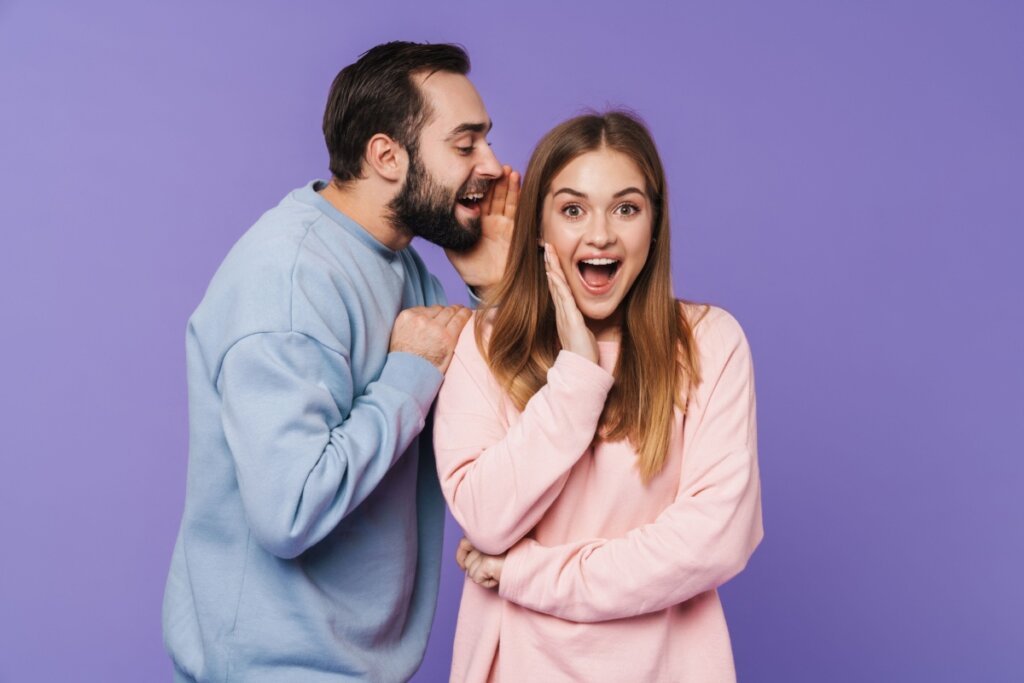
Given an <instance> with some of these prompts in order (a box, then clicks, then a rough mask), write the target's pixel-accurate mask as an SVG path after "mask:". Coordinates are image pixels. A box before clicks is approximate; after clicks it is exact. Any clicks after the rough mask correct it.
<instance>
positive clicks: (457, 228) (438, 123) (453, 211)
mask: <svg viewBox="0 0 1024 683" xmlns="http://www.w3.org/2000/svg"><path fill="white" fill-rule="evenodd" d="M416 80H417V83H418V85H419V87H420V90H421V91H422V93H423V96H424V98H425V99H426V101H427V103H428V105H429V106H430V108H431V110H432V113H433V116H432V117H431V119H430V120H429V121H428V122H427V123H426V125H424V126H423V129H422V130H421V131H420V138H419V146H418V149H417V150H411V152H412V153H411V154H410V155H409V170H408V172H407V174H406V177H405V183H404V185H403V186H402V189H401V190H399V192H398V194H397V195H396V196H395V198H394V199H393V200H391V202H390V204H389V205H388V208H389V209H390V210H391V220H392V223H394V224H396V226H400V227H403V228H407V229H409V230H411V231H412V233H413V234H414V235H418V236H419V237H422V238H424V239H426V240H428V241H430V242H433V243H434V244H437V245H439V246H442V247H444V248H446V249H453V250H455V251H465V250H467V249H469V248H470V247H472V246H473V245H474V244H476V242H477V240H479V239H480V214H481V205H480V200H481V199H482V198H483V196H484V194H485V193H486V192H487V189H488V188H489V187H490V185H491V183H492V182H494V180H495V179H497V178H499V177H501V174H502V169H501V164H499V163H498V160H497V159H496V158H495V156H494V153H493V152H492V151H491V148H490V145H488V144H487V133H488V131H490V128H491V120H490V117H488V116H487V110H486V109H485V108H484V103H483V101H482V100H481V99H480V95H479V93H477V91H476V88H474V87H473V84H472V83H470V82H469V79H468V78H466V77H465V76H461V75H459V74H453V73H447V72H437V73H434V74H431V75H430V76H425V77H424V76H420V77H418V78H417V79H416Z"/></svg>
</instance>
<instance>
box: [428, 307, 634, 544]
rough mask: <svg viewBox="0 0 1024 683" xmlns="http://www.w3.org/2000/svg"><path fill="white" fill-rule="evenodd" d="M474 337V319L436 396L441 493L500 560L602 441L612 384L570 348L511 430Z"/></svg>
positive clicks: (469, 533) (474, 537)
mask: <svg viewBox="0 0 1024 683" xmlns="http://www.w3.org/2000/svg"><path fill="white" fill-rule="evenodd" d="M473 335H474V330H473V323H472V322H470V323H468V324H467V325H466V328H465V329H464V330H463V333H462V338H461V339H460V342H459V348H458V349H457V350H456V352H455V356H454V358H453V359H452V363H451V365H450V366H449V369H448V372H447V374H446V375H445V380H444V385H443V386H442V387H441V392H440V393H439V394H438V399H437V406H436V408H435V412H434V452H435V457H436V459H437V469H438V475H439V477H440V480H441V490H442V491H443V493H444V496H445V499H446V500H447V501H448V505H449V507H450V508H451V511H452V515H453V516H454V517H455V519H456V521H458V523H459V525H461V526H462V529H463V531H464V532H465V534H466V538H468V539H469V540H470V542H471V543H472V544H473V546H474V547H476V548H478V549H480V550H481V551H483V552H485V553H491V554H497V553H503V552H505V551H506V550H508V549H509V548H510V547H511V546H512V545H513V544H514V543H516V542H517V541H518V540H520V539H521V538H522V537H523V536H524V535H525V534H526V533H527V532H528V531H529V530H530V529H532V528H533V527H534V526H535V525H536V524H537V522H538V521H539V520H540V518H541V517H542V516H543V515H544V513H545V512H546V511H547V509H548V507H550V506H551V504H552V503H553V502H554V500H555V498H556V497H557V496H558V494H559V492H560V491H561V490H562V487H563V486H564V485H565V482H566V479H567V478H568V475H569V471H570V470H571V469H572V466H573V465H575V464H576V462H577V461H578V460H579V458H580V456H582V455H583V454H584V453H585V452H586V451H587V449H588V448H589V447H590V444H591V442H592V441H593V439H594V433H595V432H596V430H597V424H598V420H599V419H600V417H601V412H602V411H603V410H604V403H605V399H606V398H607V396H608V392H609V390H610V389H611V387H612V383H613V381H614V380H613V377H612V375H611V373H609V372H607V371H606V370H604V369H603V368H601V367H600V366H599V365H597V364H596V363H592V362H590V361H589V360H587V359H585V358H583V357H581V356H578V355H576V354H574V353H571V352H568V351H562V352H561V353H560V354H559V355H558V358H557V359H556V360H555V363H554V365H553V366H552V367H551V368H550V369H549V370H548V375H547V384H546V385H544V386H543V387H541V389H540V390H539V391H538V392H537V393H536V394H534V396H533V397H532V398H531V399H530V400H529V402H527V404H526V407H525V409H524V410H523V413H522V415H521V416H520V419H519V420H518V421H517V422H516V423H515V424H513V425H512V426H511V427H509V426H508V425H507V424H506V423H505V421H504V420H503V419H502V417H501V411H500V410H499V403H500V399H499V395H500V393H499V391H498V388H497V385H496V382H495V381H494V379H493V377H492V376H491V373H490V368H489V367H488V366H487V364H486V362H485V361H484V359H483V358H482V357H481V356H480V353H479V351H478V350H477V348H476V341H475V338H474V336H473Z"/></svg>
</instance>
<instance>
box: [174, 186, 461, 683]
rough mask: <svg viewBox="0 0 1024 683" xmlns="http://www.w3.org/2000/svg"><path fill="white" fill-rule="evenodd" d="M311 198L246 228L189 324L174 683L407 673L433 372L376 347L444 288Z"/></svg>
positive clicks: (428, 495) (440, 299) (422, 568)
mask: <svg viewBox="0 0 1024 683" xmlns="http://www.w3.org/2000/svg"><path fill="white" fill-rule="evenodd" d="M320 187H322V184H321V183H320V182H319V181H316V182H313V183H310V184H309V185H307V186H306V187H303V188H301V189H299V190H296V191H294V192H292V193H291V194H289V195H288V196H287V197H285V199H284V200H283V201H282V202H281V203H280V204H279V205H278V206H277V207H276V208H274V209H271V210H270V211H268V212H267V213H266V214H264V215H263V216H262V217H261V218H260V219H259V221H257V223H256V224H255V225H254V226H253V227H252V228H250V229H249V230H248V231H247V232H246V233H245V235H244V236H243V237H242V238H241V239H240V240H239V241H238V243H237V244H236V245H235V246H234V247H233V248H232V250H231V252H230V253H229V254H228V256H227V258H226V259H225V260H224V263H223V264H222V265H221V267H220V269H219V270H218V271H217V273H216V275H214V277H213V281H212V282H211V283H210V287H209V289H208V290H207V292H206V296H205V297H204V298H203V301H202V303H200V304H199V307H198V308H197V309H196V311H195V313H194V314H193V315H192V317H191V319H190V320H189V324H188V333H187V360H188V398H189V431H190V443H189V465H188V485H187V491H186V496H185V512H184V515H183V518H182V522H181V530H180V532H179V534H178V540H177V543H176V545H175V548H174V556H173V559H172V561H171V569H170V575H169V577H168V580H167V588H166V592H165V595H164V610H163V624H164V640H165V643H166V646H167V649H168V650H169V652H170V653H171V657H172V659H173V660H174V663H175V667H176V676H177V678H178V680H184V681H188V680H196V681H217V682H218V683H222V682H225V681H244V682H246V683H261V682H263V681H268V682H270V681H273V682H287V683H296V682H302V683H316V682H319V681H332V682H340V681H356V680H358V681H385V682H386V681H405V680H407V679H408V678H409V677H411V676H412V674H413V673H414V672H415V670H416V668H417V667H418V666H419V664H420V661H421V659H422V657H423V651H424V649H425V647H426V643H427V633H428V631H429V629H430V623H431V621H432V619H433V614H434V606H435V603H436V599H437V587H438V579H439V571H440V552H441V539H442V533H443V523H444V516H443V512H444V507H443V505H444V504H443V501H442V498H441V495H440V491H439V489H438V484H437V480H436V476H437V475H436V469H435V466H434V464H433V452H432V450H431V447H430V434H429V433H427V434H424V436H423V438H420V433H421V431H422V430H423V429H424V424H425V422H426V420H427V417H428V413H429V411H430V406H431V404H432V402H433V400H434V397H435V395H436V394H437V390H438V388H439V387H440V385H441V379H442V376H441V373H440V372H439V371H438V370H437V369H436V368H435V367H434V366H433V365H431V364H430V363H429V362H427V361H426V360H424V359H422V358H420V357H419V356H415V355H411V354H406V353H388V344H389V340H390V336H391V328H392V325H393V323H394V320H395V317H396V316H397V315H398V313H399V311H401V310H402V309H404V308H408V307H410V306H423V305H431V304H436V303H440V304H443V303H445V297H444V292H443V290H442V289H441V285H440V283H439V282H438V281H437V279H436V278H434V277H433V276H431V275H430V274H429V273H428V272H427V270H426V268H425V266H424V265H423V262H422V261H421V260H420V258H419V256H418V255H417V254H416V252H415V251H413V249H412V248H406V249H404V250H402V251H398V252H394V251H391V250H390V249H388V248H387V247H385V246H384V245H382V244H381V243H379V242H378V241H376V240H375V239H374V238H373V237H372V236H370V234H369V233H367V232H366V231H365V230H364V229H363V228H362V227H360V226H359V225H358V224H356V223H355V222H354V221H353V220H351V219H350V218H348V217H346V216H345V215H343V214H342V213H340V212H339V211H337V210H336V209H335V208H334V207H333V206H332V205H331V204H330V203H328V202H327V201H326V200H324V199H323V198H322V197H320V195H318V194H317V192H316V190H317V189H319V188H320ZM428 431H429V430H428Z"/></svg>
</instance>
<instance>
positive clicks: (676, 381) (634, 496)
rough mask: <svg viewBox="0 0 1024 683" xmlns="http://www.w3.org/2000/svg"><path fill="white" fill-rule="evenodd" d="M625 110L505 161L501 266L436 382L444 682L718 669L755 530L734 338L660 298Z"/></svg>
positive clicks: (639, 130) (641, 159)
mask: <svg viewBox="0 0 1024 683" xmlns="http://www.w3.org/2000/svg"><path fill="white" fill-rule="evenodd" d="M669 254H670V249H669V221H668V200H667V196H666V188H665V177H664V171H663V169H662V165H661V161H660V159H659V157H658V153H657V149H656V148H655V146H654V143H653V141H652V140H651V137H650V134H649V133H648V132H647V130H646V128H644V126H643V125H642V124H641V123H640V122H638V121H637V120H636V119H634V118H632V117H631V116H630V115H628V114H624V113H619V112H612V113H608V114H605V115H603V116H596V115H588V116H581V117H578V118H574V119H572V120H570V121H567V122H565V123H563V124H561V125H560V126H558V127H557V128H555V129H554V130H552V131H551V132H550V133H548V134H547V135H546V136H545V137H544V139H543V140H541V142H540V143H539V144H538V146H537V149H536V150H535V151H534V153H533V156H532V158H531V160H530V163H529V166H528V168H527V171H526V175H525V181H524V185H523V189H522V193H521V198H520V205H519V210H518V213H517V217H516V221H515V228H514V231H513V236H512V243H511V246H510V251H509V262H508V266H507V268H506V272H505V276H504V279H503V281H502V283H501V285H500V286H499V287H498V290H497V292H496V293H495V295H494V296H493V297H492V298H491V299H490V301H489V303H488V305H487V306H485V307H484V308H482V309H481V310H480V311H478V313H477V316H476V321H475V324H474V325H472V326H471V325H467V326H466V328H465V329H464V330H463V333H462V336H461V338H460V340H459V343H458V346H457V348H456V351H455V356H454V358H453V360H452V363H451V366H450V368H449V370H448V374H447V375H446V378H445V383H444V385H443V387H442V389H441V393H440V395H439V397H438V402H437V407H436V413H435V428H434V439H435V446H436V457H437V466H438V471H439V474H440V478H441V485H442V489H443V492H444V494H445V497H446V498H447V500H448V504H449V506H450V507H451V510H452V513H453V515H454V516H455V518H456V520H458V522H459V524H460V525H461V526H462V528H463V530H464V531H465V535H466V539H465V540H464V541H463V543H462V544H461V545H460V547H459V553H458V560H459V563H460V565H461V566H462V567H463V568H464V569H465V570H466V571H467V581H466V584H465V588H464V590H463V596H462V604H461V608H460V612H459V622H458V627H457V631H456V636H455V648H454V653H453V662H452V675H451V680H453V681H472V682H475V681H502V682H507V681H514V682H519V681H543V682H545V683H547V682H550V681H615V682H616V683H620V682H622V681H701V682H706V681H730V680H734V679H735V671H734V666H733V660H732V651H731V648H730V644H729V635H728V631H727V628H726V624H725V619H724V616H723V613H722V606H721V603H720V602H719V599H718V594H717V592H716V590H715V589H716V587H717V586H719V585H721V584H722V583H724V582H725V581H727V580H728V579H729V578H731V577H732V576H734V575H735V574H736V573H738V572H739V571H740V570H741V569H742V568H743V567H744V566H745V564H746V562H747V559H748V558H749V557H750V554H751V553H752V552H753V550H754V548H755V547H756V546H757V544H758V542H759V541H760V539H761V536H762V528H761V507H760V488H759V482H758V471H757V459H756V433H755V432H756V427H755V415H754V385H753V370H752V366H751V360H750V352H749V348H748V346H747V343H746V339H745V338H744V335H743V332H742V330H741V329H740V327H739V325H738V324H737V323H736V321H735V320H734V319H733V318H732V317H731V316H730V315H729V314H728V313H726V312H724V311H722V310H721V309H717V308H709V307H701V306H696V305H692V304H688V303H682V302H677V301H676V300H675V299H674V298H673V295H672V284H671V271H670V266H669Z"/></svg>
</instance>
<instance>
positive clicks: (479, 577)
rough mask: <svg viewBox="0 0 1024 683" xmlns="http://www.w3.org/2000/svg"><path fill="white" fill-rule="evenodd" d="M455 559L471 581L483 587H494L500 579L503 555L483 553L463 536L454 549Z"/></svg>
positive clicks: (503, 562)
mask: <svg viewBox="0 0 1024 683" xmlns="http://www.w3.org/2000/svg"><path fill="white" fill-rule="evenodd" d="M455 561H456V562H457V563H458V564H459V568H460V569H462V571H464V572H466V576H468V577H469V578H470V580H472V581H473V583H475V584H477V585H479V586H483V587H484V588H494V587H496V586H497V585H498V583H499V582H500V581H501V569H502V567H504V566H505V555H504V554H502V555H485V554H484V553H482V552H480V551H479V550H477V549H476V548H474V547H473V544H472V543H470V542H469V541H468V540H466V539H465V538H464V539H462V540H461V541H459V547H458V548H457V549H456V550H455Z"/></svg>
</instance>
